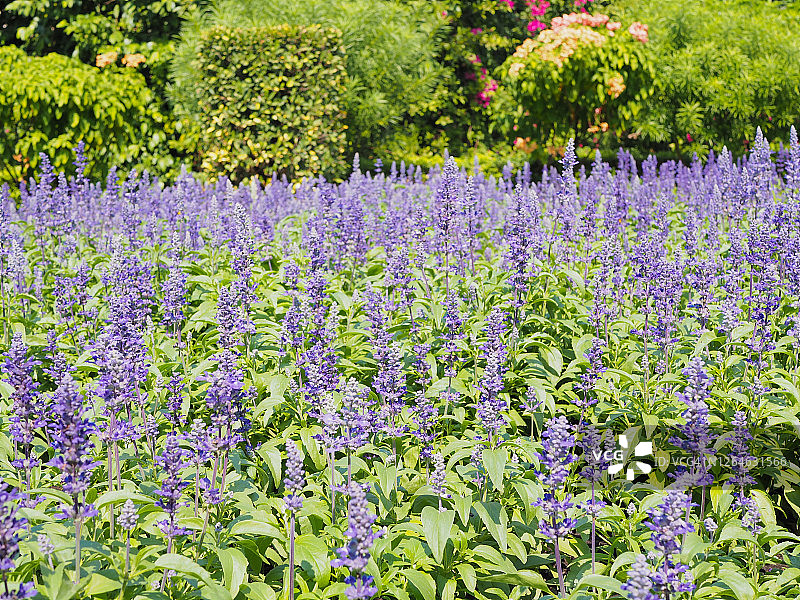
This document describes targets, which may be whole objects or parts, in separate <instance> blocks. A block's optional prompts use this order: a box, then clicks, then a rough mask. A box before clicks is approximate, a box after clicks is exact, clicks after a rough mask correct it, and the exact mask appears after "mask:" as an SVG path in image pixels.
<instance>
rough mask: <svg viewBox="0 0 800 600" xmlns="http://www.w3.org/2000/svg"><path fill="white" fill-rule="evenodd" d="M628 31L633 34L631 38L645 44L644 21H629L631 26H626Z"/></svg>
mask: <svg viewBox="0 0 800 600" xmlns="http://www.w3.org/2000/svg"><path fill="white" fill-rule="evenodd" d="M628 33H630V34H631V35H632V36H633V39H635V40H638V41H640V42H642V43H643V44H646V43H647V41H648V39H649V38H648V37H647V25H645V24H644V23H640V22H639V21H634V22H633V23H631V26H630V27H628Z"/></svg>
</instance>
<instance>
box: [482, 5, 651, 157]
mask: <svg viewBox="0 0 800 600" xmlns="http://www.w3.org/2000/svg"><path fill="white" fill-rule="evenodd" d="M647 35H648V30H647V25H645V24H643V23H639V22H634V23H631V24H630V25H629V26H628V27H623V24H622V23H621V22H619V21H614V20H612V19H611V18H610V17H609V16H608V15H605V14H590V13H587V12H571V13H568V14H564V15H561V16H558V17H555V18H553V19H552V20H551V22H550V26H549V27H548V28H546V29H544V30H542V31H539V32H538V33H536V34H535V35H533V36H532V37H529V38H528V39H526V40H525V41H524V42H522V44H520V45H519V46H518V47H517V49H516V51H515V52H514V53H513V54H512V55H511V56H510V57H509V58H508V59H507V60H506V61H505V62H504V63H503V65H502V66H501V67H500V68H499V69H498V70H497V72H496V74H495V75H496V76H497V77H498V79H499V80H500V84H501V85H500V86H499V88H498V90H496V91H495V97H496V98H497V100H498V102H497V103H496V104H497V105H496V106H494V105H493V109H492V110H493V118H494V123H495V126H496V127H497V128H498V129H500V130H502V131H505V132H506V133H507V134H508V135H511V136H513V137H514V138H518V139H521V140H523V142H524V144H523V143H522V142H520V143H517V144H516V145H517V146H518V147H532V146H533V144H532V143H531V140H533V141H536V142H538V143H539V145H547V144H550V145H552V143H554V142H555V141H557V139H563V138H565V137H569V136H573V137H575V138H576V140H578V141H579V142H581V143H584V144H589V145H595V146H596V145H598V144H599V142H600V139H601V137H602V136H613V137H616V138H618V137H620V136H622V135H623V134H628V135H629V136H630V135H632V136H634V137H635V135H636V134H635V132H634V131H628V127H629V125H630V124H631V123H632V122H633V120H634V119H635V117H636V115H637V114H638V113H639V111H640V109H641V105H642V102H643V101H644V100H645V99H646V98H647V97H648V96H649V95H650V94H651V92H652V86H653V80H654V69H653V66H652V64H651V60H650V59H649V54H648V53H647V42H648V37H647Z"/></svg>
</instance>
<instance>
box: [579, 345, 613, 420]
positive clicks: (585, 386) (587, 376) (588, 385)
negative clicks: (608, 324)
mask: <svg viewBox="0 0 800 600" xmlns="http://www.w3.org/2000/svg"><path fill="white" fill-rule="evenodd" d="M603 348H605V344H603V340H601V339H600V338H599V337H595V338H593V339H592V346H591V348H589V351H588V352H587V353H586V354H585V356H586V360H587V361H589V368H588V369H587V370H586V372H585V373H582V374H581V381H580V383H579V384H578V385H577V386H576V387H577V388H578V389H580V390H582V391H583V398H581V399H579V400H578V401H576V403H575V404H576V405H577V406H578V407H579V408H580V409H581V412H583V411H584V410H586V409H587V408H588V407H590V406H592V405H594V404H597V398H596V397H592V396H589V393H591V392H594V389H595V386H596V385H597V382H598V381H599V379H600V376H601V375H602V374H603V372H604V371H605V370H606V368H605V367H604V366H603Z"/></svg>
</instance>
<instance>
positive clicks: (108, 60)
mask: <svg viewBox="0 0 800 600" xmlns="http://www.w3.org/2000/svg"><path fill="white" fill-rule="evenodd" d="M118 56H119V54H117V53H116V52H114V51H113V50H112V51H111V52H104V53H103V54H98V55H97V56H96V57H95V59H94V64H95V65H96V66H98V67H100V68H101V69H102V68H103V67H107V66H108V65H113V64H114V63H115V62H117V57H118Z"/></svg>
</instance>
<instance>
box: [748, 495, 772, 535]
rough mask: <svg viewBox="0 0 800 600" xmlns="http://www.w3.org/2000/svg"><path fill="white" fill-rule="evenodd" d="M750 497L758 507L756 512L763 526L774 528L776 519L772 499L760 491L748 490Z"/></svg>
mask: <svg viewBox="0 0 800 600" xmlns="http://www.w3.org/2000/svg"><path fill="white" fill-rule="evenodd" d="M750 496H751V497H752V498H753V501H754V502H755V503H756V506H758V512H759V513H761V520H762V521H764V524H765V525H768V526H772V527H775V526H776V525H777V523H778V522H777V519H776V518H775V507H774V506H773V505H772V499H771V498H770V497H769V496H768V495H767V494H766V492H764V491H762V490H750Z"/></svg>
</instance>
